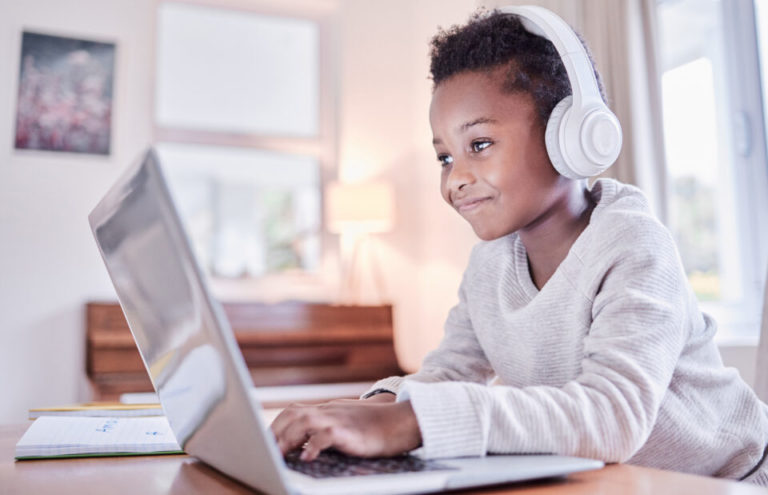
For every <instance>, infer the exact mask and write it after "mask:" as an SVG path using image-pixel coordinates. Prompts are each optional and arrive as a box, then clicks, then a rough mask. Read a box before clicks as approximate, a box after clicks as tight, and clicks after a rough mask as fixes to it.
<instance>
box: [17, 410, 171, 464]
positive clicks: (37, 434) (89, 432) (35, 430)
mask: <svg viewBox="0 0 768 495" xmlns="http://www.w3.org/2000/svg"><path fill="white" fill-rule="evenodd" d="M179 450H181V448H180V447H179V445H178V443H177V442H176V438H175V437H174V435H173V432H172V431H171V428H170V426H169V425H168V420H167V419H166V418H165V416H150V417H136V418H119V417H73V416H42V417H40V418H38V419H36V420H35V422H34V423H32V425H31V426H30V427H29V428H28V429H27V431H26V433H24V436H22V437H21V440H19V442H18V443H17V444H16V456H17V457H26V456H57V455H70V454H113V453H151V452H166V451H179Z"/></svg>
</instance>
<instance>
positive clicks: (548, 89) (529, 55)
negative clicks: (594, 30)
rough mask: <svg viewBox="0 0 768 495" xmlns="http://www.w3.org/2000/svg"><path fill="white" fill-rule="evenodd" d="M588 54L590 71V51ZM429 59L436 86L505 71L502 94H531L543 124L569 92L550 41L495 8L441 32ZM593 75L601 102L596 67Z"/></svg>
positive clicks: (568, 83) (562, 69) (555, 51)
mask: <svg viewBox="0 0 768 495" xmlns="http://www.w3.org/2000/svg"><path fill="white" fill-rule="evenodd" d="M577 36H578V35H577ZM579 39H580V40H581V42H582V44H584V40H583V39H581V37H580V36H579ZM584 48H585V49H587V46H586V44H584ZM587 55H588V56H589V59H590V62H592V67H593V68H594V65H595V64H594V61H593V60H592V56H591V55H590V53H589V50H588V49H587ZM430 60H431V63H430V73H431V77H432V81H433V82H434V87H435V88H437V86H439V85H440V83H442V82H443V81H445V80H447V79H449V78H450V77H451V76H454V75H456V74H458V73H461V72H465V71H483V72H491V71H495V70H496V69H499V68H504V67H506V69H507V72H506V76H505V80H504V90H505V91H508V92H526V93H529V94H530V95H531V97H532V98H533V101H534V103H535V105H536V110H537V112H538V114H539V118H540V120H541V123H542V124H544V125H545V124H546V122H547V120H548V119H549V115H550V113H552V109H554V108H555V105H557V103H558V102H559V101H560V100H562V99H563V98H565V97H566V96H568V95H570V94H571V83H570V81H569V80H568V74H567V72H566V70H565V66H564V65H563V62H562V60H561V59H560V55H559V54H558V53H557V50H556V49H555V46H554V45H553V44H552V42H551V41H549V40H548V39H546V38H542V37H541V36H538V35H535V34H533V33H531V32H529V31H528V30H526V29H525V27H524V26H523V23H522V22H521V21H520V18H519V17H518V16H515V15H509V14H504V13H502V12H500V11H499V10H493V11H492V12H490V13H488V12H487V11H486V10H485V9H482V8H481V9H479V10H477V11H476V12H475V13H474V14H472V16H471V17H470V19H469V21H468V22H467V24H465V25H463V26H460V25H454V26H452V27H451V28H450V29H447V30H445V29H442V28H440V29H439V31H438V33H437V34H436V35H435V36H434V38H432V41H431V50H430ZM595 77H596V78H597V84H598V87H599V89H600V94H601V96H602V97H603V100H605V95H604V93H603V86H602V83H601V81H600V75H599V74H598V72H597V69H595Z"/></svg>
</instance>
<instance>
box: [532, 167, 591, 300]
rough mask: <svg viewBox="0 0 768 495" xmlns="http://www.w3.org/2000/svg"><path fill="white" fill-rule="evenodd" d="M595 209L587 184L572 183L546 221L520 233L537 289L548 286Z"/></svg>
mask: <svg viewBox="0 0 768 495" xmlns="http://www.w3.org/2000/svg"><path fill="white" fill-rule="evenodd" d="M594 207H595V202H594V201H593V199H592V197H591V196H590V194H589V190H588V189H587V186H586V181H581V180H580V181H572V184H571V187H570V188H567V189H565V191H564V194H562V195H561V196H560V197H559V198H557V200H556V201H555V202H554V203H553V204H552V206H551V208H550V209H549V210H548V211H547V213H546V215H545V216H544V217H543V218H541V219H540V220H539V221H537V222H536V224H535V225H533V226H531V227H527V228H525V229H521V230H520V231H519V232H518V235H519V236H520V240H521V241H522V243H523V246H525V250H526V252H527V253H528V270H529V272H530V274H531V279H532V280H533V283H534V285H536V288H538V289H541V288H542V287H544V284H546V283H547V281H548V280H549V278H550V277H551V276H552V275H553V274H554V273H555V270H557V267H558V266H560V263H562V261H563V260H564V259H565V257H566V256H567V255H568V251H570V249H571V246H572V245H573V243H574V242H576V239H577V238H578V237H579V235H581V233H582V232H583V231H584V229H585V228H586V227H587V225H589V219H590V216H591V215H592V210H593V209H594Z"/></svg>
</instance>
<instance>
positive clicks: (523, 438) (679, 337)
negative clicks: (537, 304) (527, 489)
mask: <svg viewBox="0 0 768 495" xmlns="http://www.w3.org/2000/svg"><path fill="white" fill-rule="evenodd" d="M654 232H655V233H656V235H651V236H650V237H645V238H643V239H641V240H640V239H633V240H632V242H630V241H629V240H628V239H625V240H624V242H623V244H624V245H626V246H627V247H626V248H623V247H622V248H618V251H621V252H618V253H616V254H615V255H613V256H612V257H611V260H609V261H604V262H603V263H604V268H603V269H602V270H600V272H599V273H602V275H601V276H599V277H598V278H596V279H595V282H596V283H597V284H598V285H599V287H600V288H599V290H598V291H597V292H596V295H595V296H594V300H593V302H592V324H591V326H590V329H589V333H588V335H587V336H586V337H585V340H584V350H583V358H582V362H581V373H580V374H579V375H578V376H577V377H576V378H575V379H574V380H572V381H570V382H568V383H566V384H565V385H563V386H562V387H551V386H530V387H524V388H515V387H509V386H484V385H480V384H476V383H475V384H473V383H461V382H452V383H436V384H424V383H421V382H419V381H416V380H413V381H409V382H407V383H406V384H405V385H404V387H403V389H402V391H401V394H400V395H399V397H398V401H404V400H410V401H411V404H412V406H413V408H414V411H415V413H416V416H417V419H418V422H419V427H420V429H421V433H422V439H423V450H422V452H421V453H422V455H424V456H425V457H430V458H435V457H456V456H475V455H483V454H485V453H556V454H563V455H577V456H582V457H591V458H596V459H601V460H603V461H606V462H622V461H625V460H627V459H629V458H630V457H632V455H633V453H635V452H636V451H637V450H638V449H639V448H640V447H641V446H642V445H643V444H644V443H645V441H646V439H647V438H648V436H649V434H650V432H651V429H652V427H653V425H654V423H655V421H656V416H657V413H658V410H659V407H660V404H661V401H662V398H663V396H664V394H665V392H666V390H667V387H668V385H669V382H670V380H671V377H672V374H673V372H674V369H675V366H676V362H677V360H678V357H679V355H680V353H681V351H682V347H683V345H684V341H685V339H686V333H687V332H688V326H687V323H686V321H687V314H686V313H687V312H688V311H689V310H690V309H687V308H688V305H689V304H693V302H692V300H691V299H690V298H689V294H688V289H687V284H686V283H685V282H684V279H683V274H682V271H681V269H680V266H679V259H678V257H677V251H676V248H675V247H674V243H673V241H672V240H671V237H670V236H669V234H668V233H667V232H666V230H663V229H656V230H655V231H654ZM612 249H613V251H614V252H615V251H616V250H617V248H616V246H613V247H612ZM601 254H603V253H601ZM553 310H556V308H553Z"/></svg>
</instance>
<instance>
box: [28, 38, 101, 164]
mask: <svg viewBox="0 0 768 495" xmlns="http://www.w3.org/2000/svg"><path fill="white" fill-rule="evenodd" d="M114 72H115V44H114V43H105V42H99V41H88V40H83V39H76V38H65V37H61V36H51V35H47V34H40V33H33V32H27V31H25V32H23V33H22V41H21V57H20V67H19V92H18V100H17V103H16V134H15V137H14V142H15V147H16V149H28V150H45V151H65V152H71V153H91V154H97V155H109V152H110V141H111V130H112V129H111V127H112V87H113V81H114Z"/></svg>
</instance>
